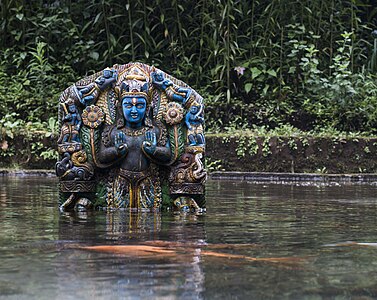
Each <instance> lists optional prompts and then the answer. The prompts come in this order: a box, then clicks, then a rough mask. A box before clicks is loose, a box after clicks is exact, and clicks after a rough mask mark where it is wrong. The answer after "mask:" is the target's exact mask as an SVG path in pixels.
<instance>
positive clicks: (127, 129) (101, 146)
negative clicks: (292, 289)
mask: <svg viewBox="0 0 377 300" xmlns="http://www.w3.org/2000/svg"><path fill="white" fill-rule="evenodd" d="M59 121H60V126H61V133H60V136H59V139H58V151H59V154H60V159H59V161H58V162H57V163H56V174H57V176H58V177H59V189H60V207H61V209H63V210H68V209H88V208H92V207H94V208H96V207H107V208H130V209H137V210H139V209H161V208H164V209H177V210H186V211H187V210H189V211H192V210H195V211H198V210H199V211H201V210H203V209H204V208H205V198H204V182H205V180H206V171H205V169H204V166H203V162H202V161H203V159H204V152H205V138H204V131H203V127H204V104H203V99H202V97H201V96H200V95H199V94H198V93H197V92H196V91H195V90H193V89H192V88H190V87H189V86H188V85H187V84H185V83H183V82H182V81H180V80H177V79H176V78H174V77H172V76H170V75H168V74H166V73H165V72H163V71H161V70H159V69H157V68H155V67H153V66H148V65H146V64H141V63H129V64H126V65H114V66H113V67H112V68H107V69H105V70H103V71H102V72H99V73H96V74H94V75H92V76H88V77H86V78H84V79H82V80H80V81H78V82H76V83H75V84H74V85H72V86H70V87H69V88H67V89H66V90H65V91H64V92H63V93H62V94H61V96H60V99H59Z"/></svg>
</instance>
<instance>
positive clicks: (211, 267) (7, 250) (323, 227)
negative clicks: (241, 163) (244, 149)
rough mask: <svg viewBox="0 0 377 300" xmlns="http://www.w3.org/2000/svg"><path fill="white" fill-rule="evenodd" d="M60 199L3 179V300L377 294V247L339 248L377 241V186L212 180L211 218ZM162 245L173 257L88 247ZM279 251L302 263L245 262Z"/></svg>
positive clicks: (27, 183)
mask: <svg viewBox="0 0 377 300" xmlns="http://www.w3.org/2000/svg"><path fill="white" fill-rule="evenodd" d="M57 196H58V195H57V181H56V179H54V178H44V177H0V299H146V298H148V299H375V298H377V248H376V247H359V246H331V244H337V243H342V242H346V241H357V242H377V232H376V231H377V217H376V215H377V214H376V212H377V210H376V208H377V187H376V186H371V185H348V186H295V185H279V184H272V185H262V184H252V183H247V182H235V181H209V182H208V184H207V213H206V214H205V215H193V214H174V213H172V212H163V213H140V214H131V215H130V214H129V213H128V212H126V211H114V212H106V211H93V212H88V213H60V212H59V211H58V209H57ZM154 241H155V242H156V241H165V242H167V243H166V245H167V246H166V248H167V249H171V250H172V251H173V255H158V254H153V255H149V256H148V255H146V256H145V255H144V256H143V255H140V256H139V255H136V254H135V253H131V252H130V253H124V254H116V253H108V252H93V251H88V250H83V249H80V247H84V246H93V245H145V244H148V245H153V242H154ZM177 245H178V246H177ZM206 251H211V252H214V253H215V255H206V254H205V253H206ZM218 254H220V255H223V254H227V255H228V257H224V256H221V257H220V255H219V256H216V255H218ZM273 257H275V258H276V257H277V258H282V257H288V258H292V259H294V258H299V259H301V260H298V261H295V260H292V261H291V262H290V261H289V262H288V263H279V262H270V261H264V260H256V261H252V260H251V259H249V258H258V259H263V258H273Z"/></svg>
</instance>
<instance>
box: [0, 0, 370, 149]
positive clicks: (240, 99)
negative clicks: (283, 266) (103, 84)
mask: <svg viewBox="0 0 377 300" xmlns="http://www.w3.org/2000/svg"><path fill="white" fill-rule="evenodd" d="M376 13H377V6H376V2H375V1H374V0H347V1H341V0H310V1H309V0H300V1H298V0H271V1H260V0H250V1H236V0H221V1H178V0H172V1H161V0H157V1H154V2H153V3H152V2H147V1H145V0H135V1H114V0H102V1H94V0H92V1H82V0H79V1H72V0H35V1H26V0H4V1H1V2H0V17H1V19H0V20H1V21H0V142H1V141H2V140H4V137H8V138H12V137H13V134H14V132H16V131H17V130H18V129H20V130H27V131H28V132H38V131H43V132H44V133H43V134H56V129H57V127H56V121H55V118H56V117H55V116H56V115H57V105H56V103H57V99H58V96H59V93H60V92H61V91H63V90H64V89H65V88H66V87H68V86H69V85H70V84H72V83H73V82H75V81H76V80H78V79H79V78H82V77H83V76H85V75H87V74H91V73H93V72H94V71H98V70H101V69H103V68H105V67H106V66H110V65H112V64H115V63H119V64H122V63H126V62H129V61H141V62H145V63H148V64H153V65H155V66H157V67H160V68H161V69H163V70H164V71H166V72H168V73H170V74H172V75H174V76H176V77H177V78H180V79H183V80H184V81H185V82H187V83H188V84H190V85H191V86H192V87H193V88H195V89H196V90H197V91H198V92H199V93H201V94H202V95H203V96H204V98H205V101H206V112H207V114H206V120H207V121H206V126H207V131H208V132H224V131H227V132H233V131H237V130H243V131H244V130H247V129H250V130H252V128H253V127H252V126H253V125H254V126H257V127H254V129H255V128H259V129H261V128H265V129H266V132H275V133H277V131H279V130H280V131H287V132H291V131H294V130H297V132H300V134H302V133H303V132H304V133H305V132H308V131H310V132H316V134H318V133H319V134H321V133H323V132H328V133H331V134H334V135H338V134H339V132H349V133H351V134H354V135H357V134H358V133H359V132H364V133H363V134H365V135H373V134H376V133H377V110H376V107H377V77H376V71H377V34H376V35H374V36H373V35H372V31H373V30H374V29H376V28H377V24H376V23H377V21H376V18H375V16H376ZM245 143H246V141H243V140H240V147H239V149H238V150H237V151H238V152H239V154H240V155H242V152H243V151H244V150H243V149H244V148H245V147H244V146H245V145H246V144H245ZM247 143H248V144H247V145H248V146H249V150H248V151H251V152H255V151H256V150H255V149H256V147H255V145H254V143H255V142H253V141H251V142H250V141H248V142H247ZM290 146H291V147H292V148H294V147H295V145H294V141H292V142H291V145H290ZM0 147H3V148H4V147H5V146H4V144H1V143H0ZM36 147H37V146H36ZM37 148H38V147H37ZM265 148H266V153H268V152H267V151H268V149H267V148H268V145H267V144H266V145H265ZM46 151H47V150H46ZM45 155H47V156H48V155H52V152H47V153H45Z"/></svg>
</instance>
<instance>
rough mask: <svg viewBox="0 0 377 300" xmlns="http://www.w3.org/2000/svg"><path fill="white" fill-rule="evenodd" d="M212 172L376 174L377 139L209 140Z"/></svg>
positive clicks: (208, 147) (208, 138) (228, 138)
mask: <svg viewBox="0 0 377 300" xmlns="http://www.w3.org/2000/svg"><path fill="white" fill-rule="evenodd" d="M207 157H208V161H207V167H208V168H209V169H211V170H212V171H222V170H224V171H241V172H281V173H374V172H376V171H377V139H376V138H357V139H356V138H349V139H345V138H342V139H338V138H314V137H254V136H253V137H217V136H208V137H207Z"/></svg>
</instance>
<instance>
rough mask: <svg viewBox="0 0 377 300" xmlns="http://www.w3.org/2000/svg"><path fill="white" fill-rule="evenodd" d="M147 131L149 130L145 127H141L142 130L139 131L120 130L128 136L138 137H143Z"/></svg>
mask: <svg viewBox="0 0 377 300" xmlns="http://www.w3.org/2000/svg"><path fill="white" fill-rule="evenodd" d="M148 129H150V128H147V127H143V128H140V129H129V128H126V127H124V128H122V131H123V132H124V133H125V134H126V135H128V136H139V135H144V134H145V133H146V132H147V131H148Z"/></svg>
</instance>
